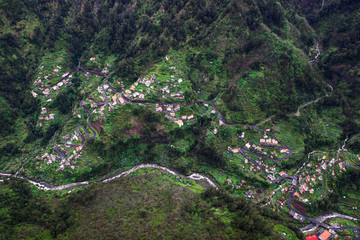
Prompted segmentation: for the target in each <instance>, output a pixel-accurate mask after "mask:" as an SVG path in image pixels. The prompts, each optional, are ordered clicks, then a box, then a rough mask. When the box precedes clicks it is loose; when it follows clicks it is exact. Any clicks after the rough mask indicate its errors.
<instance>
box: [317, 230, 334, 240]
mask: <svg viewBox="0 0 360 240" xmlns="http://www.w3.org/2000/svg"><path fill="white" fill-rule="evenodd" d="M331 236H332V234H331V233H330V232H329V231H328V230H324V229H321V230H320V231H319V232H318V238H319V239H320V240H328V239H330V237H331Z"/></svg>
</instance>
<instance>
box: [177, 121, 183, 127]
mask: <svg viewBox="0 0 360 240" xmlns="http://www.w3.org/2000/svg"><path fill="white" fill-rule="evenodd" d="M176 123H177V124H179V127H182V126H183V125H184V123H183V121H182V120H178V121H176Z"/></svg>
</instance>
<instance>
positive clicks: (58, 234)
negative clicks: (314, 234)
mask: <svg viewBox="0 0 360 240" xmlns="http://www.w3.org/2000/svg"><path fill="white" fill-rule="evenodd" d="M359 96H360V2H358V1H351V0H318V1H308V0H292V1H286V0H278V1H274V0H255V1H250V0H222V1H220V0H182V1H170V0H160V1H147V0H122V1H119V0H103V1H99V0H82V1H80V0H56V1H55V0H49V1H48V0H46V1H45V0H29V1H21V0H0V126H1V128H0V174H3V175H1V177H2V178H0V180H1V181H0V184H2V185H0V195H1V198H0V223H1V222H3V223H1V225H0V230H4V231H5V229H6V231H5V234H4V235H1V237H3V239H10V238H13V239H21V238H23V237H24V238H25V235H26V234H30V235H31V234H33V233H34V232H40V233H41V236H40V235H39V236H37V235H36V236H35V235H34V236H32V237H34V238H35V239H36V238H38V239H51V238H70V239H77V238H78V239H81V238H86V234H85V233H87V232H88V231H89V229H88V228H87V225H88V224H89V223H88V220H89V219H86V217H84V216H85V212H87V211H90V212H91V214H92V215H93V216H94V218H101V216H100V213H98V212H97V211H103V209H100V210H99V208H101V206H100V205H99V201H103V200H104V199H102V198H101V197H100V196H102V194H104V195H105V196H107V195H111V194H115V195H114V196H118V197H120V196H119V195H118V194H119V192H121V191H128V190H129V189H127V187H126V184H125V183H124V182H125V180H124V181H122V182H121V183H114V184H115V185H116V184H118V185H116V188H118V192H117V193H109V191H110V189H109V187H108V188H105V189H101V186H102V185H101V183H96V184H95V185H94V186H89V187H88V188H91V193H92V194H94V195H96V196H99V197H94V198H93V197H91V198H87V197H84V196H85V195H86V192H87V190H86V189H87V188H85V189H84V190H83V192H80V193H76V194H75V195H74V196H73V195H72V194H70V193H69V194H68V195H67V192H66V191H63V192H61V193H59V194H58V195H56V194H54V195H53V194H49V195H46V196H45V195H42V193H39V192H37V190H34V189H32V190H30V189H29V187H28V186H27V185H26V184H25V183H23V182H19V181H18V180H9V179H8V176H10V175H11V177H14V178H19V177H20V178H24V179H27V180H29V181H35V182H37V183H41V184H43V182H45V183H46V184H48V185H49V186H62V185H65V184H71V183H74V182H82V181H86V182H87V183H86V184H85V185H87V184H89V185H91V184H92V183H93V182H97V181H99V179H102V178H109V176H112V175H113V174H115V173H118V172H119V171H122V170H124V169H128V168H131V167H133V166H136V165H138V164H141V163H154V164H158V165H159V166H164V167H168V168H170V169H174V170H176V171H179V173H181V174H183V175H184V176H185V175H186V176H189V175H190V174H192V173H201V174H204V175H206V176H208V177H209V178H210V179H211V180H212V181H214V183H215V184H216V186H218V187H219V188H220V192H216V191H215V190H214V191H212V190H205V189H202V190H201V191H200V190H199V191H198V192H196V194H193V193H189V191H188V190H184V189H187V187H189V186H188V185H186V186H185V184H183V185H181V186H176V190H174V189H171V187H170V186H169V185H166V188H165V189H159V191H160V192H162V193H164V194H167V195H171V194H174V192H181V194H179V195H178V196H177V197H178V199H181V201H182V202H181V204H180V205H177V207H178V208H179V209H180V210H179V209H177V210H178V211H175V212H173V213H172V214H173V215H171V216H173V217H174V218H177V219H181V218H182V217H184V218H183V220H184V219H187V220H184V221H183V222H180V223H179V225H178V227H174V228H173V229H171V231H172V234H174V235H173V236H177V235H176V234H178V233H177V231H179V230H178V229H181V227H180V225H181V226H184V228H185V229H186V231H189V232H196V231H199V232H198V234H199V235H198V237H197V238H198V239H221V238H222V237H223V238H224V239H227V238H230V239H236V238H238V239H245V238H246V237H247V238H249V239H260V238H261V237H260V236H261V229H260V227H259V226H255V225H253V224H252V223H253V222H254V221H255V222H256V221H258V222H260V223H261V226H262V225H264V226H265V225H266V224H267V222H270V221H272V222H275V224H274V227H273V228H274V231H273V229H267V228H266V229H264V232H263V235H262V236H263V238H264V239H278V238H279V235H278V233H280V234H281V235H283V236H290V235H292V236H294V238H290V239H296V237H298V238H301V237H302V233H301V232H300V231H299V227H300V225H301V224H300V223H298V222H296V223H294V222H291V221H292V220H289V219H290V218H289V217H288V213H289V212H290V209H291V204H293V205H295V204H296V203H295V204H294V202H291V203H288V204H289V206H290V207H289V208H288V207H287V206H286V204H285V202H286V200H285V199H286V198H288V199H289V201H290V199H291V198H292V195H294V194H295V192H292V193H291V194H289V192H288V193H286V191H283V190H282V189H285V188H286V189H290V188H291V186H295V185H296V188H297V187H298V185H301V184H302V182H301V181H305V179H306V176H307V175H308V176H309V178H310V176H311V177H314V178H315V180H312V181H313V183H314V185H313V186H312V187H310V188H309V189H310V190H312V192H314V191H315V192H316V191H317V192H316V193H314V195H311V196H310V197H309V196H307V195H306V196H301V197H299V198H298V199H297V200H296V201H299V202H300V201H302V203H303V204H304V205H306V207H305V209H308V213H307V214H308V215H309V216H312V217H313V216H316V215H317V214H321V213H323V212H326V211H330V210H333V211H338V212H341V213H343V214H348V215H352V216H358V217H360V213H359V211H358V210H357V209H355V208H353V207H354V206H353V204H354V202H356V201H358V200H359V198H358V196H357V193H356V192H357V191H358V187H357V186H356V184H355V183H353V184H352V183H350V182H352V181H353V180H352V179H356V176H358V169H357V168H359V166H360V162H359V161H360V157H359V155H358V154H359V151H360V134H359V131H360V104H359V101H360V99H359ZM265 129H266V130H265ZM272 134H275V135H276V137H275V135H272ZM251 149H252V150H251ZM248 150H249V151H248ZM247 151H248V152H247ZM320 153H321V154H322V155H321V154H320ZM273 159H275V161H272V160H273ZM321 161H323V162H321ZM326 161H328V162H326ZM260 162H261V164H262V165H260V164H259V165H258V167H256V166H257V163H260ZM330 162H331V163H330ZM325 163H326V164H327V165H326V164H325ZM343 163H346V164H348V165H346V164H345V165H343ZM324 164H325V165H326V166H331V167H332V168H331V169H330V168H328V169H326V167H325V165H324ZM260 166H263V167H264V168H266V173H267V174H268V175H266V174H265V170H261V171H262V172H263V173H264V174H262V173H261V171H260ZM315 166H316V167H315ZM344 166H347V167H346V168H345V167H344ZM349 166H355V167H354V168H352V169H349ZM320 168H321V169H322V170H321V169H320ZM319 169H320V172H319ZM256 171H257V172H256ZM321 171H323V172H321ZM311 173H314V174H315V173H317V174H318V175H320V177H319V176H317V178H316V177H315V175H311ZM151 176H152V177H150V179H148V180H149V181H152V183H149V184H148V183H145V180H144V177H143V176H140V175H139V176H138V175H135V176H132V178H131V180H126V181H128V182H130V183H129V184H133V185H132V186H135V185H141V186H142V188H141V189H142V190H141V191H145V192H146V187H143V186H144V185H145V186H147V187H148V188H151V186H152V184H154V186H157V184H158V182H159V179H157V178H158V176H157V175H156V176H157V177H153V175H151ZM269 176H270V177H271V179H276V178H277V177H279V178H278V179H280V180H279V181H277V180H271V181H269V179H270V178H269ZM284 176H285V177H284ZM298 176H299V177H300V176H301V177H300V178H297V177H298ZM137 177H138V178H139V180H136V178H137ZM286 177H288V179H287V180H284V179H285V178H286ZM302 177H304V180H301V179H302ZM9 178H10V177H9ZM3 179H4V183H3V181H2V180H3ZM289 179H292V185H291V184H290V181H288V180H289ZM294 179H297V180H296V184H294V183H295V180H294ZM319 179H320V180H319ZM344 179H345V180H344ZM229 180H230V181H229ZM12 181H15V182H14V183H13V182H12ZM132 181H135V182H136V181H139V182H140V183H139V182H136V183H132ZM166 181H168V179H167V180H166ZM280 181H281V182H280ZM342 181H344V182H346V184H342ZM45 183H44V184H45ZM46 184H45V185H46ZM50 184H52V185H50ZM146 184H148V185H146ZM191 184H198V183H193V182H192V183H191ZM45 185H44V186H45ZM48 185H46V186H48ZM309 185H310V184H309ZM171 186H172V185H171ZM156 189H158V186H157V187H156ZM279 189H280V190H279ZM291 189H292V188H291ZM299 189H300V188H299ZM314 189H315V190H314ZM81 191H82V190H81ZM139 191H140V190H139ZM289 191H290V190H289ZM135 192H136V191H135ZM280 192H282V194H283V195H279V194H280ZM284 192H285V193H284ZM308 192H309V190H308ZM7 194H10V195H11V197H10V198H9V199H14V201H13V202H12V201H10V202H12V203H11V204H12V205H11V204H10V205H11V206H9V207H7V205H8V204H9V203H10V202H9V200H8V199H6V197H5V196H6V195H7ZM132 194H133V195H131V198H129V199H125V200H123V201H124V202H122V203H116V204H115V210H111V211H114V212H116V214H118V212H121V211H122V210H121V209H123V207H124V205H126V204H128V202H129V201H133V199H136V198H137V197H139V196H138V195H136V194H134V193H132ZM144 194H145V196H141V199H142V200H143V201H147V200H149V198H151V199H150V200H151V201H155V200H153V199H156V198H157V197H159V196H158V195H152V194H153V192H146V193H144ZM287 194H288V195H287ZM305 194H307V193H306V191H305ZM346 194H347V199H346V200H344V198H340V195H344V196H345V195H346ZM23 195H24V196H23ZM140 195H141V194H140ZM289 195H291V196H290V197H289ZM46 198H48V199H46ZM78 198H84V199H81V200H79V199H78ZM244 198H249V201H247V200H244ZM184 199H186V200H184ZM189 199H191V200H193V203H191V202H192V201H190V200H189ZM214 199H215V200H214ZM304 199H305V200H306V201H303V200H304ZM108 200H109V199H105V200H104V201H108ZM150 200H149V201H150ZM163 200H164V199H162V201H163ZM42 201H44V202H45V207H44V208H46V209H40V210H37V206H39V205H41V202H42ZM58 201H64V202H65V203H64V204H65V205H64V206H62V205H61V204H60V203H59V202H58ZM151 201H150V202H151ZM164 201H165V200H164ZM166 201H169V204H170V205H171V206H175V205H176V204H175V202H176V201H175V200H174V199H170V198H169V199H166ZM251 201H252V203H250V202H251ZM81 204H85V207H82V206H81ZM108 204H110V203H108ZM117 204H118V205H117ZM248 204H250V205H248ZM279 204H280V205H279ZM60 205H61V206H60ZM139 205H141V204H140V203H137V205H136V206H137V207H139ZM260 205H261V206H268V207H266V208H264V207H262V208H261V209H260ZM24 206H25V207H24ZM301 206H303V205H301ZM63 207H65V208H66V210H58V209H59V208H60V209H61V208H63ZM108 207H109V206H108ZM163 207H164V206H163V205H160V206H153V205H151V208H154V209H159V208H163ZM20 208H24V209H25V210H24V211H25V212H20V213H17V211H19V209H20ZM110 208H111V207H110ZM174 208H175V207H174ZM244 208H249V209H250V210H249V211H250V212H251V213H250V215H252V216H254V217H253V218H251V217H250V218H249V219H246V221H247V222H251V224H250V226H249V228H245V227H244V225H246V223H245V222H246V221H245V220H240V219H242V218H243V215H244V214H245V213H244V212H243V209H244ZM95 209H97V210H95ZM26 211H27V212H26ZM37 211H40V212H41V213H38V212H37ZM57 211H61V212H60V213H58V212H57ZM106 211H109V210H108V209H107V210H106ZM111 211H110V213H109V214H110V215H111V214H115V213H114V212H111ZM275 211H279V212H280V213H279V216H278V215H277V214H278V213H276V212H275ZM43 212H46V214H45V213H44V214H45V215H46V216H45V215H42V213H43ZM50 212H51V213H50ZM145 212H146V211H145V210H139V213H137V215H136V216H133V215H131V213H130V212H127V214H129V218H130V219H131V221H133V222H134V225H136V224H139V225H141V224H140V222H141V221H144V220H141V219H147V218H151V217H152V218H157V221H158V223H159V226H167V225H166V223H165V222H164V219H163V217H164V213H159V212H156V213H154V215H151V214H150V215H147V213H145ZM25 213H26V214H28V213H30V214H34V216H35V217H34V218H36V219H35V220H34V219H31V218H25V219H22V217H23V216H25V215H26V214H25ZM98 214H99V215H98ZM130 215H131V217H130ZM245 215H246V214H245ZM59 216H60V218H61V220H55V219H56V218H58V217H59ZM209 216H211V217H210V218H211V220H205V219H208V218H209ZM73 218H78V219H80V220H79V223H78V224H79V225H77V226H76V227H70V225H72V224H73V223H74V222H76V221H75V220H73ZM139 219H140V220H139ZM280 219H281V220H280ZM32 221H35V223H34V225H33V226H29V228H28V229H27V227H26V226H27V224H30V225H31V224H32ZM48 221H50V222H51V224H49V225H44V226H42V224H43V223H44V222H48ZM186 221H190V222H192V224H187V223H186ZM203 221H205V223H204V222H203ZM240 222H241V223H240ZM310 222H311V221H308V220H305V223H306V224H309V223H310ZM203 223H204V226H202V224H203ZM101 224H103V223H101ZM113 224H118V222H117V221H116V220H115V219H113V218H112V222H111V221H110V223H109V224H108V225H106V227H104V229H108V227H109V226H110V225H111V226H112V225H113ZM356 224H358V223H356ZM356 224H355V225H354V226H358V225H356ZM55 225H56V226H55ZM194 226H198V227H199V228H200V226H202V228H201V229H200V230H199V229H197V227H194ZM212 226H216V228H215V229H216V230H218V231H215V230H211V228H212ZM351 226H353V225H351ZM147 227H148V230H149V231H150V230H151V231H153V230H154V229H153V228H151V227H150V226H147ZM168 227H169V226H167V228H168ZM127 228H128V229H130V228H131V227H129V226H127ZM195 228H196V229H195ZM22 229H27V231H25V233H24V234H25V235H24V236H23V235H21V231H22ZM219 232H221V237H220V235H219ZM100 233H101V231H100ZM128 233H130V232H128ZM19 234H20V235H19ZM92 234H94V235H93V238H98V235H97V233H96V232H92ZM134 234H135V235H134V239H135V238H136V239H141V238H148V236H146V235H143V233H142V232H134ZM159 234H160V235H159V236H160V237H159V238H162V237H161V236H165V235H166V234H168V232H166V231H159ZM351 234H353V235H354V234H355V232H354V233H352V232H350V233H349V234H347V233H346V234H344V236H343V237H346V236H352V235H351ZM295 235H296V237H295ZM128 236H129V235H126V234H124V235H116V236H115V235H109V238H112V237H114V238H116V237H123V238H128ZM135 236H136V237H135ZM234 236H236V237H234ZM239 236H243V238H241V237H239ZM174 239H176V237H174ZM189 239H192V238H191V237H189Z"/></svg>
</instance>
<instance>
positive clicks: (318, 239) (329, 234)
mask: <svg viewBox="0 0 360 240" xmlns="http://www.w3.org/2000/svg"><path fill="white" fill-rule="evenodd" d="M337 238H338V235H337V234H336V232H335V231H333V230H330V231H328V230H326V229H323V228H322V229H320V231H319V232H318V233H316V234H314V235H311V236H307V237H305V239H306V240H328V239H337Z"/></svg>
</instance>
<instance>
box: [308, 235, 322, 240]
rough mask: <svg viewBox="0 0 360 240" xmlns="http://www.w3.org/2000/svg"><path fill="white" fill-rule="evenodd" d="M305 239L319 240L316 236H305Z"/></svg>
mask: <svg viewBox="0 0 360 240" xmlns="http://www.w3.org/2000/svg"><path fill="white" fill-rule="evenodd" d="M305 239H306V240H319V239H318V237H317V236H316V235H311V236H307V237H306V238H305Z"/></svg>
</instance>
